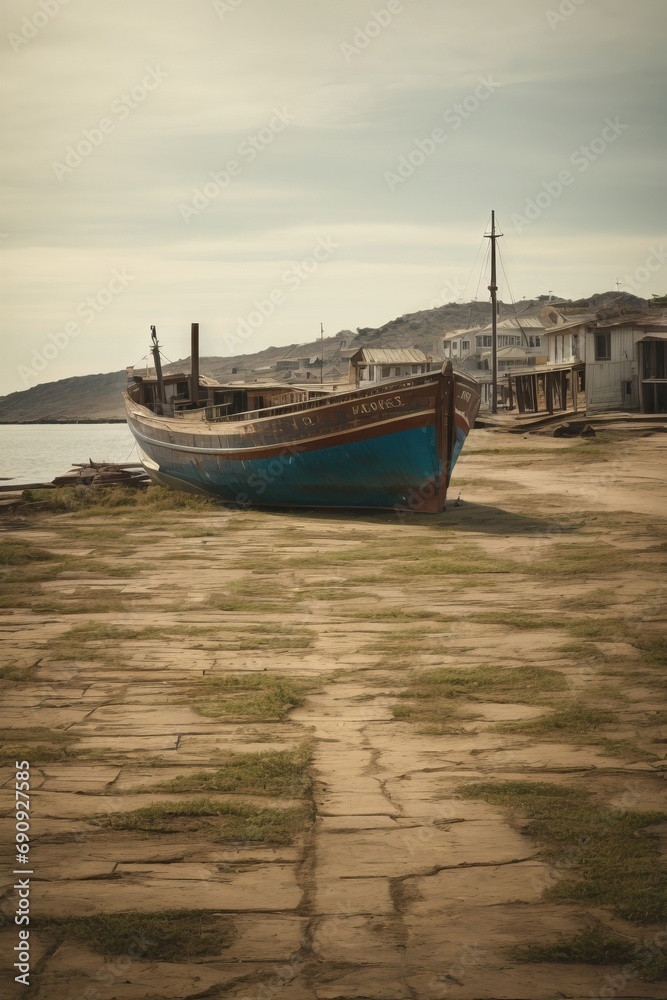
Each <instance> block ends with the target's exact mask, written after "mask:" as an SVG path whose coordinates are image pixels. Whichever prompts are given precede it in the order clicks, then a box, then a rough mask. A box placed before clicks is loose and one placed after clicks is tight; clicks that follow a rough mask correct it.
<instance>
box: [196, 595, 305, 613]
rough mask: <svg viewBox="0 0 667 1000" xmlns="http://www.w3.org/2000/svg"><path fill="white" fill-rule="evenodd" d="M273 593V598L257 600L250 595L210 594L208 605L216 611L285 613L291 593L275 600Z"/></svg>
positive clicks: (287, 609) (297, 598)
mask: <svg viewBox="0 0 667 1000" xmlns="http://www.w3.org/2000/svg"><path fill="white" fill-rule="evenodd" d="M278 596H279V595H277V594H276V593H275V590H274V594H273V599H267V600H258V599H257V598H252V597H229V596H228V595H227V594H218V595H215V594H214V595H212V596H211V598H210V599H209V601H208V606H209V607H210V608H215V609H216V610H217V611H240V612H248V613H249V614H253V615H265V614H271V613H272V612H273V613H276V614H285V612H287V611H289V601H290V600H291V597H292V595H291V594H290V595H289V596H287V595H286V597H285V599H284V600H282V601H278V600H276V597H278ZM296 600H300V597H296V598H295V601H296Z"/></svg>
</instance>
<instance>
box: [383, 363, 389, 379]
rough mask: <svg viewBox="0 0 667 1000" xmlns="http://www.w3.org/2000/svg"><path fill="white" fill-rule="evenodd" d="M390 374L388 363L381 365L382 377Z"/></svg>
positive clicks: (387, 376)
mask: <svg viewBox="0 0 667 1000" xmlns="http://www.w3.org/2000/svg"><path fill="white" fill-rule="evenodd" d="M390 375H391V368H390V367H389V365H383V366H382V378H389V377H390Z"/></svg>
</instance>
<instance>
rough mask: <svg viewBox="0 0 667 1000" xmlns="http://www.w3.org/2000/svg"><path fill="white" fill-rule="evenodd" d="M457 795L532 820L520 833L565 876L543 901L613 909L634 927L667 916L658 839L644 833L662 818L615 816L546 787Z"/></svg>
mask: <svg viewBox="0 0 667 1000" xmlns="http://www.w3.org/2000/svg"><path fill="white" fill-rule="evenodd" d="M457 791H458V792H459V794H460V795H461V796H462V797H463V798H467V799H483V800H484V801H485V802H491V803H493V804H494V805H499V806H504V807H505V808H507V809H509V810H510V811H511V814H512V815H513V817H514V818H517V817H519V816H520V817H527V819H528V825H527V827H525V826H522V832H523V833H526V834H527V835H528V836H529V837H532V838H533V839H534V840H536V841H537V842H538V843H540V844H542V845H543V847H544V854H545V856H546V858H548V859H549V860H550V862H551V863H552V864H553V865H559V866H561V871H562V872H563V874H562V877H561V878H560V879H559V881H557V882H556V883H555V884H554V885H552V886H550V887H549V888H548V889H546V890H545V898H547V899H568V900H577V901H580V902H584V903H585V904H587V905H595V906H608V907H612V908H613V909H614V910H615V911H616V912H617V913H618V914H619V915H620V916H621V917H623V918H624V919H626V920H631V921H634V922H636V923H654V922H658V921H663V920H664V919H665V918H666V917H667V869H666V868H665V866H664V865H663V864H661V861H660V841H659V838H658V836H657V835H656V834H654V833H651V832H649V831H647V829H646V827H648V826H650V825H652V824H654V823H662V822H664V821H665V820H666V819H667V815H665V814H664V813H659V812H636V811H634V810H623V811H621V810H618V809H610V808H608V807H607V806H604V805H601V804H599V803H597V802H596V801H595V800H593V798H592V796H590V795H589V794H588V793H586V792H584V791H582V790H579V789H575V788H570V787H567V786H562V785H552V784H547V783H544V782H532V781H499V782H476V783H473V784H469V785H463V786H461V787H459V788H458V789H457Z"/></svg>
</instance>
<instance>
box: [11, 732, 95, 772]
mask: <svg viewBox="0 0 667 1000" xmlns="http://www.w3.org/2000/svg"><path fill="white" fill-rule="evenodd" d="M72 741H73V740H72V737H71V736H70V735H69V734H68V733H63V732H60V731H59V730H55V729H46V728H45V727H42V726H34V727H32V728H29V729H7V730H5V735H4V737H3V739H2V742H1V743H0V764H9V765H13V764H14V762H15V761H17V760H19V761H20V760H29V761H30V764H31V765H34V764H53V763H55V762H57V761H61V760H72V759H73V758H74V757H76V756H77V753H76V751H74V750H68V745H69V744H70V743H72Z"/></svg>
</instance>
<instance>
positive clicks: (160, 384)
mask: <svg viewBox="0 0 667 1000" xmlns="http://www.w3.org/2000/svg"><path fill="white" fill-rule="evenodd" d="M151 340H152V341H153V346H152V347H151V352H152V354H153V364H154V365H155V376H156V378H157V401H156V406H157V411H158V413H164V407H165V403H166V399H165V395H164V379H163V378H162V362H161V361H160V345H159V344H158V342H157V331H156V329H155V327H154V326H152V327H151Z"/></svg>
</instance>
